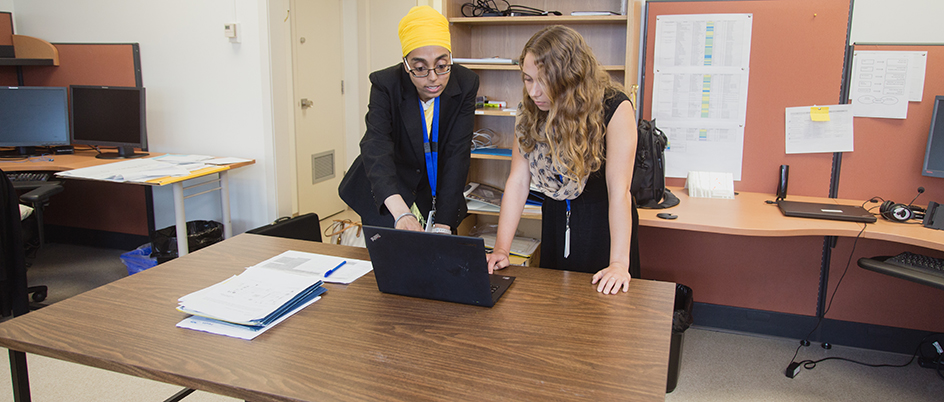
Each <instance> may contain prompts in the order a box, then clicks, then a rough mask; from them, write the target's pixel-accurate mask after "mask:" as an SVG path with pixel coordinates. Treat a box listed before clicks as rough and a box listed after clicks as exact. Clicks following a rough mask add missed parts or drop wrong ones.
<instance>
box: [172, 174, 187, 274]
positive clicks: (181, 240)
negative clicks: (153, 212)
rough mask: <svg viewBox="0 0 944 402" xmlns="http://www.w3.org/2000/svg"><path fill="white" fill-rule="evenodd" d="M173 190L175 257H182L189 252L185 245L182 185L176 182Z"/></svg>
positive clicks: (185, 227) (185, 218) (185, 221)
mask: <svg viewBox="0 0 944 402" xmlns="http://www.w3.org/2000/svg"><path fill="white" fill-rule="evenodd" d="M172 186H173V188H174V218H175V220H176V223H175V224H176V225H177V256H178V257H183V256H185V255H187V253H189V252H190V250H189V246H188V245H187V239H188V238H187V216H186V213H185V211H184V185H183V182H177V183H174V184H173V185H172Z"/></svg>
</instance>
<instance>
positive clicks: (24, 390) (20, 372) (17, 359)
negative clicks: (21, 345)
mask: <svg viewBox="0 0 944 402" xmlns="http://www.w3.org/2000/svg"><path fill="white" fill-rule="evenodd" d="M9 352H10V379H11V380H13V400H14V401H16V402H30V389H29V370H28V369H27V367H26V353H23V352H17V351H15V350H10V351H9Z"/></svg>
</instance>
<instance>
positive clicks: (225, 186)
mask: <svg viewBox="0 0 944 402" xmlns="http://www.w3.org/2000/svg"><path fill="white" fill-rule="evenodd" d="M220 201H221V202H222V204H223V238H224V239H228V238H230V237H233V221H232V219H230V216H229V172H228V171H226V170H224V171H222V172H220Z"/></svg>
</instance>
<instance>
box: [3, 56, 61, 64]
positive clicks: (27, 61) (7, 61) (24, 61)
mask: <svg viewBox="0 0 944 402" xmlns="http://www.w3.org/2000/svg"><path fill="white" fill-rule="evenodd" d="M57 65H58V64H56V62H55V60H52V59H18V58H13V57H10V58H0V66H57Z"/></svg>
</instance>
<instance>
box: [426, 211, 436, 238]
mask: <svg viewBox="0 0 944 402" xmlns="http://www.w3.org/2000/svg"><path fill="white" fill-rule="evenodd" d="M435 218H436V210H435V209H433V210H430V211H429V217H428V218H426V231H427V232H432V231H433V220H434V219H435Z"/></svg>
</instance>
